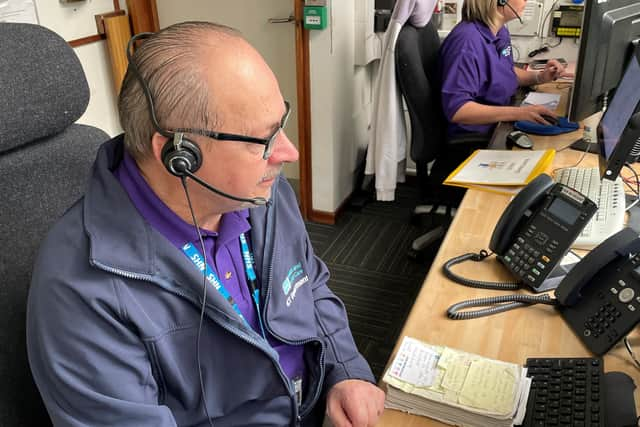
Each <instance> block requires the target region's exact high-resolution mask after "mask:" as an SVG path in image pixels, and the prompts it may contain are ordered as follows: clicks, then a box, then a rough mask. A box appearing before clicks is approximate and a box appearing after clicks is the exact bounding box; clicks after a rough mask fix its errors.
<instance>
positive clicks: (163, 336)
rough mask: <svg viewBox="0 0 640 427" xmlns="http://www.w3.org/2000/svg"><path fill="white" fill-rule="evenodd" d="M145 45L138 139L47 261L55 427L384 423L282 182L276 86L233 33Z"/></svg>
mask: <svg viewBox="0 0 640 427" xmlns="http://www.w3.org/2000/svg"><path fill="white" fill-rule="evenodd" d="M137 38H138V36H136V37H135V38H134V39H136V40H132V42H131V43H130V46H129V51H128V54H129V55H130V54H131V50H132V47H133V46H134V45H137V46H139V47H138V49H137V50H136V52H135V55H130V65H129V69H128V71H127V75H126V77H125V80H124V82H123V86H122V91H121V93H120V99H119V105H118V106H119V111H120V119H121V123H122V126H123V128H124V130H125V133H124V135H121V136H119V137H116V138H114V139H113V140H111V141H109V142H107V143H106V144H104V145H103V146H102V148H101V149H100V151H99V153H98V157H97V160H96V163H95V165H94V171H93V176H92V178H91V179H90V182H89V184H88V189H87V192H86V194H85V196H84V198H83V199H81V200H80V201H79V202H78V203H76V205H75V206H73V207H72V208H71V209H70V210H69V211H68V212H67V213H66V214H65V215H64V216H63V218H62V219H61V220H60V221H59V222H58V223H57V224H56V225H55V227H54V228H53V229H52V231H51V232H50V233H49V235H48V236H47V237H46V239H45V241H44V243H43V245H42V247H41V250H40V253H39V256H38V259H37V261H36V265H35V267H34V273H33V280H32V286H31V289H30V295H29V305H28V314H27V329H28V350H29V362H30V365H31V369H32V372H33V375H34V378H35V381H36V383H37V385H38V388H39V390H40V392H41V395H42V397H43V400H44V402H45V404H46V407H47V409H48V411H49V414H50V415H51V418H52V420H53V422H54V424H55V425H56V426H81V425H83V426H84V425H91V426H98V425H109V426H112V425H113V426H116V425H117V426H136V427H139V426H175V425H185V426H186V425H188V426H212V425H213V426H216V427H217V426H240V425H242V426H246V425H256V426H257V425H260V426H282V425H318V424H319V423H321V422H322V419H323V418H324V415H325V413H326V415H327V416H328V417H329V419H330V420H331V421H332V422H333V424H334V425H335V426H373V425H375V423H376V421H377V419H378V417H379V415H380V413H381V411H382V408H383V401H384V393H383V392H382V391H381V390H380V389H379V388H377V387H376V386H375V385H374V384H373V382H374V378H373V376H372V374H371V370H370V369H369V366H368V365H367V363H366V361H365V360H364V359H363V357H362V356H361V355H360V354H359V353H358V350H357V348H356V346H355V343H354V341H353V338H352V336H351V332H350V330H349V325H348V321H347V316H346V312H345V309H344V306H343V304H342V302H341V301H340V300H339V299H338V298H337V297H336V296H335V295H334V294H333V293H332V292H331V291H330V290H329V288H328V287H327V285H326V283H327V279H328V271H327V269H326V267H325V265H324V264H323V263H322V262H321V261H320V260H319V259H318V258H316V257H315V255H314V253H313V249H312V247H311V244H310V242H309V239H308V236H307V233H306V230H305V227H304V223H303V221H302V219H301V217H300V213H299V210H298V206H297V202H296V198H295V196H294V194H293V192H292V190H291V188H290V186H289V185H288V184H287V182H286V180H285V179H284V178H282V177H281V176H280V170H281V167H282V164H283V163H284V162H294V161H296V160H297V158H298V153H297V151H296V148H295V147H294V146H293V144H292V143H291V141H290V140H289V139H288V138H287V136H286V135H285V133H284V131H283V127H284V126H285V123H286V119H287V117H288V114H289V105H288V103H286V102H285V101H284V100H283V99H282V95H281V94H280V89H279V87H278V83H277V81H276V79H275V76H274V75H273V73H272V72H271V70H270V69H269V67H268V66H267V65H266V63H265V62H264V60H263V59H262V58H261V57H260V55H259V54H258V53H257V52H256V51H255V50H254V49H253V48H252V47H251V46H250V45H249V44H248V43H247V42H246V41H245V40H244V39H242V37H241V36H240V35H239V34H238V33H237V32H236V31H235V30H232V29H230V28H227V27H223V26H219V25H215V24H210V23H196V22H191V23H182V24H176V25H174V26H171V27H168V28H166V29H164V30H162V31H161V32H159V33H157V34H154V35H144V37H139V40H141V41H138V40H137ZM135 42H137V43H135ZM248 207H252V209H248Z"/></svg>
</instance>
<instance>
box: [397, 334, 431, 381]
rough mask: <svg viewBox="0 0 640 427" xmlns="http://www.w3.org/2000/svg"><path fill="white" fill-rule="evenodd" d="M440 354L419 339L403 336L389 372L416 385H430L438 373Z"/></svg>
mask: <svg viewBox="0 0 640 427" xmlns="http://www.w3.org/2000/svg"><path fill="white" fill-rule="evenodd" d="M439 358H440V355H439V354H438V353H437V352H435V351H433V350H431V349H430V348H428V347H426V346H425V345H423V344H422V343H421V342H420V341H418V340H415V339H413V338H409V337H405V339H404V340H403V341H402V344H401V345H400V350H398V354H397V355H396V357H395V359H394V361H393V365H391V369H390V370H389V374H390V375H391V376H393V377H396V378H398V379H399V380H402V381H405V382H408V383H410V384H413V385H416V386H418V387H430V386H431V385H432V384H433V382H434V380H435V378H436V375H437V373H438V371H437V369H436V365H437V364H438V359H439Z"/></svg>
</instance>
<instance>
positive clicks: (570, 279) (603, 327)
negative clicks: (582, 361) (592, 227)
mask: <svg viewBox="0 0 640 427" xmlns="http://www.w3.org/2000/svg"><path fill="white" fill-rule="evenodd" d="M555 296H556V298H557V300H558V306H557V308H558V310H559V311H560V314H561V315H562V317H563V318H564V320H565V321H566V322H567V324H569V326H570V327H571V329H572V330H573V332H574V333H575V334H576V335H577V336H578V337H579V338H580V339H581V340H582V341H583V343H584V344H585V345H586V346H587V348H588V349H589V350H590V351H591V352H593V353H594V354H597V355H602V354H604V353H606V352H607V351H609V349H610V348H611V347H613V346H614V345H615V344H616V343H617V342H618V341H620V340H621V339H622V338H624V337H625V336H626V335H627V334H628V333H629V331H630V330H631V329H633V327H634V326H635V325H636V324H637V323H638V322H640V239H639V238H638V233H636V232H634V231H633V230H631V229H630V228H624V229H623V230H622V231H620V232H618V233H616V234H614V235H613V236H611V237H609V238H608V239H607V240H605V241H604V242H602V243H601V244H600V245H599V246H598V247H596V248H594V249H593V250H592V251H591V252H589V253H588V254H587V255H586V256H585V257H584V258H583V259H582V260H581V261H580V262H579V263H578V264H577V265H576V266H575V267H573V269H572V270H571V271H569V273H568V274H567V276H566V277H565V278H564V279H563V280H562V282H561V283H560V285H559V286H558V288H557V289H556V290H555Z"/></svg>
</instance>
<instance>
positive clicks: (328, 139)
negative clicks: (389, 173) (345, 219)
mask: <svg viewBox="0 0 640 427" xmlns="http://www.w3.org/2000/svg"><path fill="white" fill-rule="evenodd" d="M355 1H359V0H330V1H328V2H327V3H328V7H329V13H328V15H329V25H328V27H327V28H326V29H324V30H314V31H311V34H310V37H309V50H310V52H309V60H310V80H311V82H310V83H311V84H310V87H311V141H312V143H311V153H312V171H313V178H312V185H313V201H312V205H313V209H315V210H320V211H326V212H333V211H335V210H336V209H337V208H338V207H339V206H340V205H341V204H342V203H343V202H344V200H345V199H346V198H347V197H348V196H349V195H350V194H351V192H352V191H353V189H354V180H355V178H356V177H355V169H356V167H357V165H358V162H359V161H360V160H361V159H362V158H363V156H364V149H365V147H366V145H367V140H368V126H369V121H370V116H371V86H372V80H371V79H372V77H371V70H370V67H371V65H370V66H368V67H360V66H356V65H355V61H354V49H355V46H354V38H355V37H354V29H355V16H354V13H355Z"/></svg>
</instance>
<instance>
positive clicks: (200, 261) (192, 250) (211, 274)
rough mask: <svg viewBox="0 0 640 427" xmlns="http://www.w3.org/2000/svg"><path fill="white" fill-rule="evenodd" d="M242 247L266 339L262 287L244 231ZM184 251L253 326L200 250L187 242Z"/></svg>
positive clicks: (248, 282) (235, 309)
mask: <svg viewBox="0 0 640 427" xmlns="http://www.w3.org/2000/svg"><path fill="white" fill-rule="evenodd" d="M240 248H241V250H242V260H243V261H244V270H245V274H246V276H247V284H248V285H249V289H250V291H251V297H252V299H253V302H254V303H255V306H256V312H257V313H258V324H259V325H260V330H261V331H262V337H263V338H265V339H266V335H265V332H264V327H263V326H262V317H261V314H260V289H258V287H257V284H258V279H257V277H256V272H255V270H254V268H253V254H252V253H251V251H250V250H249V245H248V243H247V238H246V237H245V235H244V233H242V234H240ZM182 251H183V252H184V253H185V255H186V256H187V258H189V259H190V260H191V262H193V264H194V265H195V266H196V267H198V269H199V270H200V271H201V272H202V271H204V273H205V277H206V279H207V281H209V283H211V284H212V285H213V287H214V288H215V289H216V290H217V291H218V292H220V295H222V297H223V298H224V299H226V300H227V301H228V302H229V304H231V307H232V308H233V310H234V311H235V312H236V313H238V316H240V317H241V318H242V320H244V322H245V323H246V324H247V325H248V326H249V327H251V325H249V322H247V319H245V317H244V316H243V314H242V312H241V311H240V308H239V307H238V304H237V303H236V302H235V301H234V299H233V297H232V296H231V294H230V293H229V291H228V290H227V288H225V286H224V285H223V284H222V282H221V281H220V279H219V277H218V275H217V274H216V272H215V271H214V270H213V269H212V268H211V267H210V266H209V264H208V263H205V262H204V257H203V256H202V254H201V253H200V251H199V250H198V249H197V248H196V247H195V246H194V245H193V244H192V243H185V244H184V245H183V246H182Z"/></svg>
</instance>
